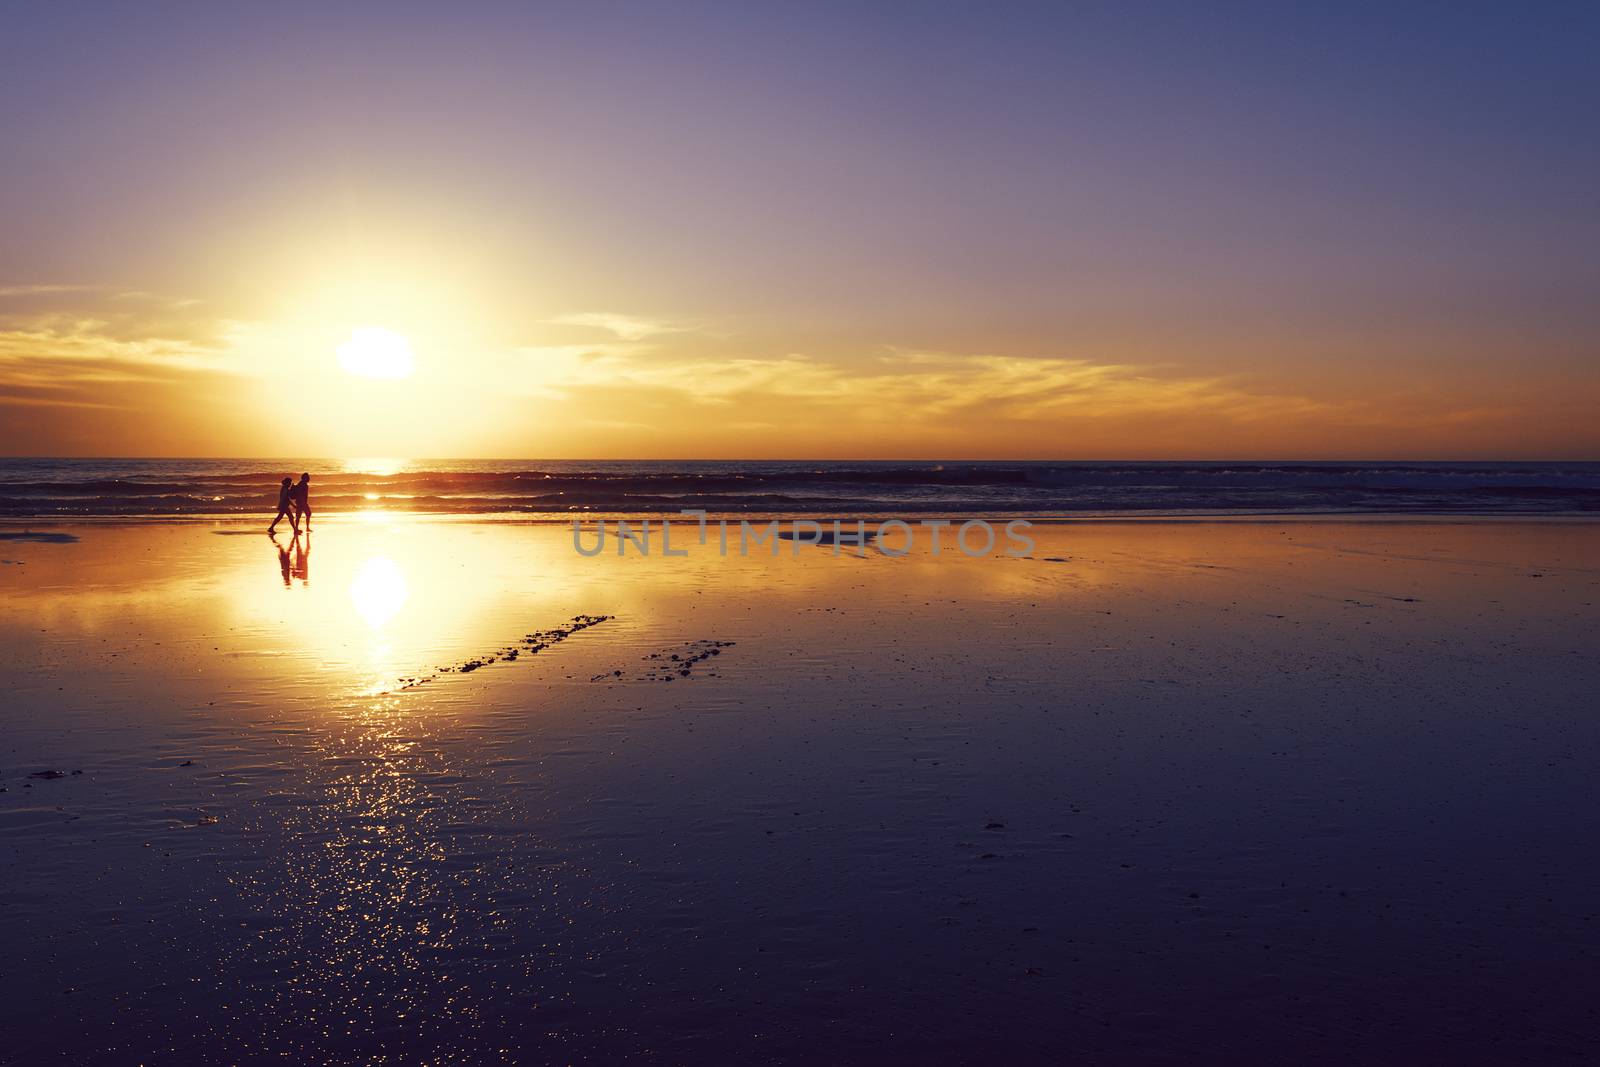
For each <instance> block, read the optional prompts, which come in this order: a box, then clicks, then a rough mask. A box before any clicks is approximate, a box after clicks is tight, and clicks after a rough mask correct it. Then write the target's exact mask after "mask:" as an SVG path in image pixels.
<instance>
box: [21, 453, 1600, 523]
mask: <svg viewBox="0 0 1600 1067" xmlns="http://www.w3.org/2000/svg"><path fill="white" fill-rule="evenodd" d="M301 471H309V472H310V473H311V475H312V482H311V486H312V503H313V507H314V508H315V510H316V511H317V512H319V513H320V512H353V511H371V510H381V511H408V512H419V513H435V514H454V515H469V514H476V515H499V516H513V515H519V516H528V517H531V518H537V517H555V516H564V515H570V514H574V513H580V514H581V513H598V514H659V513H663V512H675V511H677V510H679V509H683V508H703V509H705V510H706V511H708V512H711V513H712V514H826V515H863V516H873V515H887V514H896V515H948V514H993V515H1011V516H1022V517H1034V518H1050V517H1071V516H1094V515H1139V514H1144V515H1155V514H1167V515H1215V514H1224V515H1226V514H1239V515H1244V514H1508V513H1509V514H1571V513H1596V512H1600V463H1586V462H1585V463H1575V462H1574V463H1553V462H1524V463H1501V462H1452V463H1417V462H1394V463H1350V462H1315V463H1314V462H1280V463H1264V462H1238V463H1230V462H1056V461H1037V462H1017V461H994V462H973V461H947V462H931V461H906V462H889V461H881V460H863V461H853V462H834V461H828V462H816V461H802V460H795V461H766V460H762V461H683V460H533V459H528V460H325V459H323V460H306V459H293V460H288V459H284V460H264V459H0V518H24V519H45V518H78V517H84V518H95V517H108V518H109V517H146V516H168V517H194V518H207V517H238V516H245V515H253V514H266V515H270V514H271V513H272V511H273V510H274V507H275V503H276V496H277V488H278V483H279V481H280V479H282V478H283V477H284V476H285V475H294V476H296V477H298V475H299V474H300V472H301Z"/></svg>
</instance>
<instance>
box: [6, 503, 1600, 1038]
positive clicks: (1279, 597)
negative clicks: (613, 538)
mask: <svg viewBox="0 0 1600 1067" xmlns="http://www.w3.org/2000/svg"><path fill="white" fill-rule="evenodd" d="M57 529H59V530H60V531H63V532H70V533H74V534H76V535H77V537H78V538H79V540H77V541H76V542H72V541H66V542H63V541H60V540H56V541H50V540H44V541H40V540H26V541H23V540H6V541H0V557H4V558H5V559H6V560H8V561H10V562H7V563H6V564H4V565H0V589H3V590H4V599H3V601H0V682H3V685H4V688H5V691H6V692H7V693H8V698H7V699H6V701H5V702H4V710H3V711H0V788H4V789H5V792H4V793H0V930H3V951H4V956H5V959H6V961H7V964H6V966H5V967H4V968H3V969H0V1003H3V1004H4V1005H5V1006H6V1011H5V1015H6V1017H7V1019H8V1020H9V1021H7V1022H6V1023H5V1024H4V1029H5V1031H6V1033H5V1043H4V1046H3V1047H0V1062H11V1061H12V1060H16V1061H19V1062H20V1061H27V1062H34V1061H35V1060H37V1059H38V1058H40V1057H45V1058H49V1057H52V1056H60V1057H62V1058H64V1059H67V1060H72V1061H80V1062H81V1061H87V1060H92V1059H95V1058H101V1059H105V1058H109V1059H112V1060H117V1061H122V1060H130V1059H135V1058H137V1059H139V1060H143V1061H146V1062H152V1061H156V1062H159V1061H169V1062H171V1061H177V1060H180V1059H181V1060H184V1061H193V1060H196V1059H198V1060H201V1061H205V1062H233V1061H239V1060H248V1059H253V1058H258V1057H259V1058H267V1057H289V1058H291V1059H298V1060H312V1061H324V1062H370V1061H374V1060H382V1059H384V1058H390V1059H395V1060H407V1061H411V1060H416V1059H429V1060H433V1061H450V1060H462V1061H469V1060H470V1061H474V1062H482V1061H493V1060H502V1059H503V1060H506V1061H522V1062H529V1061H533V1062H538V1061H542V1060H550V1061H557V1062H614V1061H615V1060H617V1059H619V1058H622V1057H626V1056H635V1057H645V1056H651V1057H654V1058H655V1059H657V1060H659V1061H661V1062H671V1063H679V1062H691V1061H693V1062H699V1061H705V1060H735V1061H744V1062H766V1061H773V1062H800V1061H807V1062H818V1061H855V1062H864V1061H878V1062H881V1061H885V1060H905V1061H927V1060H932V1059H935V1058H937V1059H939V1060H942V1061H969V1062H976V1061H980V1060H983V1061H992V1060H994V1059H997V1058H1002V1059H1003V1058H1010V1059H1017V1060H1031V1061H1047V1060H1049V1061H1056V1060H1059V1059H1062V1058H1066V1057H1072V1056H1079V1057H1082V1058H1085V1059H1087V1060H1089V1061H1092V1062H1106V1061H1117V1060H1124V1061H1155V1062H1162V1061H1172V1062H1191V1061H1192V1060H1193V1059H1194V1058H1195V1056H1196V1055H1197V1053H1198V1052H1201V1051H1205V1052H1209V1053H1211V1054H1213V1055H1227V1056H1230V1057H1232V1058H1234V1059H1242V1060H1252V1059H1255V1060H1268V1059H1271V1060H1280V1061H1281V1060H1284V1059H1301V1060H1304V1059H1316V1060H1325V1061H1329V1062H1332V1061H1336V1060H1337V1061H1347V1060H1349V1059H1351V1058H1354V1059H1357V1060H1363V1059H1365V1060H1372V1059H1375V1058H1386V1059H1419V1058H1431V1057H1440V1056H1442V1057H1451V1058H1457V1059H1459V1058H1462V1057H1466V1058H1473V1057H1479V1056H1482V1055H1484V1054H1485V1052H1486V1050H1487V1052H1488V1054H1490V1055H1492V1056H1494V1057H1495V1058H1501V1059H1505V1060H1517V1059H1537V1060H1544V1061H1548V1060H1552V1059H1557V1060H1559V1059H1562V1058H1571V1059H1580V1058H1582V1057H1583V1056H1584V1055H1586V1053H1587V1050H1589V1049H1592V1047H1593V1042H1594V1040H1595V1039H1596V1037H1597V1036H1600V1020H1597V1012H1596V1009H1595V1008H1594V1007H1593V1005H1592V1003H1591V1001H1592V998H1591V996H1590V993H1591V991H1592V989H1593V988H1594V983H1595V980H1596V977H1597V974H1596V949H1597V947H1600V932H1597V929H1596V927H1597V925H1600V922H1597V920H1596V919H1595V909H1594V887H1595V885H1596V884H1597V879H1600V863H1597V862H1596V860H1595V859H1594V852H1593V848H1592V841H1593V839H1594V836H1595V832H1596V830H1597V829H1600V826H1597V822H1600V814H1597V813H1600V806H1597V803H1596V802H1597V800H1600V789H1597V787H1596V786H1595V784H1594V782H1593V777H1592V774H1591V769H1592V767H1593V766H1594V765H1595V761H1596V758H1597V756H1600V726H1597V725H1596V723H1595V722H1594V721H1593V717H1592V708H1593V706H1594V701H1593V693H1594V691H1595V688H1596V684H1597V683H1600V668H1597V666H1596V660H1595V657H1594V648H1593V634H1594V633H1595V632H1596V631H1597V626H1596V624H1597V622H1600V609H1597V607H1596V599H1597V595H1600V553H1597V552H1596V548H1597V545H1600V540H1597V535H1600V526H1596V525H1594V524H1588V523H1582V522H1549V523H1537V522H1522V523H1515V522H1469V523H1456V524H1410V523H1381V524H1377V523H1373V524H1363V523H1350V522H1343V523H1333V522H1304V521H1302V522H1288V523H1276V522H1264V523H1249V524H1232V523H1176V524H1118V523H1109V524H1093V525H1065V526H1054V527H1037V528H1036V529H1035V530H1034V534H1035V536H1036V537H1037V539H1038V544H1037V547H1036V548H1035V549H1034V551H1033V553H1032V556H1031V558H1028V559H1010V558H1006V557H1003V556H995V557H991V558H986V559H967V558H965V557H963V556H961V555H959V554H956V553H953V552H950V551H949V550H948V549H947V550H946V551H945V552H944V553H942V554H941V555H940V556H938V557H932V556H930V555H928V554H927V552H926V550H925V547H924V548H923V550H921V551H918V552H917V553H915V554H913V555H912V556H910V557H907V558H903V559H895V558H889V557H885V556H882V555H879V554H877V553H875V552H869V553H867V554H865V555H864V556H862V557H857V556H856V555H854V554H852V553H850V552H848V551H846V552H845V553H844V554H842V555H839V556H835V555H833V554H832V552H831V550H829V549H818V548H812V547H807V546H799V547H798V548H796V546H792V545H789V544H787V543H785V544H784V545H783V546H782V550H781V555H779V556H778V557H776V558H773V557H769V556H753V557H751V558H745V559H740V558H738V557H731V558H721V557H719V556H717V555H716V554H715V553H714V552H713V551H710V550H708V549H705V548H698V547H695V548H693V550H692V554H691V556H690V557H689V558H687V559H676V558H674V559H664V558H661V557H660V556H659V555H656V556H652V557H650V558H648V559H637V558H626V559H618V558H616V557H615V556H614V555H609V554H608V555H606V556H603V557H599V558H595V559H586V558H583V557H580V556H579V555H577V554H576V553H575V552H574V551H573V547H572V541H571V535H570V531H569V530H567V529H564V528H560V527H529V526H519V525H496V524H479V523H463V522H392V521H388V520H385V519H383V518H382V517H377V518H374V519H372V520H371V521H359V520H357V519H355V518H346V519H343V520H341V521H337V522H330V523H326V524H325V525H324V527H323V528H322V529H320V530H319V531H318V532H317V533H316V534H315V535H314V541H313V545H312V548H311V550H310V551H309V552H301V551H299V548H303V547H304V546H303V544H302V545H301V546H298V547H297V546H293V545H292V544H291V543H290V541H289V539H288V538H287V537H284V538H280V541H279V545H278V546H275V545H274V544H273V543H272V542H269V541H268V540H267V539H266V538H265V537H263V536H261V535H260V534H257V533H253V532H247V531H244V530H243V528H242V527H239V526H227V525H218V526H216V527H207V526H203V525H196V526H179V527H163V526H154V525H128V526H116V525H112V526H98V525H86V526H77V527H69V526H63V527H59V528H57ZM232 534H239V535H238V536H222V535H232ZM689 540H690V538H689V537H687V536H685V537H684V538H683V541H677V539H676V538H675V542H676V543H683V542H686V541H689ZM279 546H281V547H282V548H283V549H284V550H285V553H283V554H281V553H280V551H279ZM795 552H798V555H795V554H792V553H795ZM576 616H609V617H608V618H606V619H605V620H604V621H601V622H598V623H595V624H593V625H590V626H587V627H585V628H583V629H581V630H577V631H574V632H571V633H570V636H568V635H566V633H565V631H566V630H567V629H568V628H570V627H571V625H572V621H573V619H574V617H576ZM551 631H557V632H560V633H561V634H562V636H560V637H556V636H554V635H553V634H552V633H551ZM529 635H536V636H534V637H533V640H532V641H531V642H530V640H529ZM511 648H516V649H517V650H518V654H517V657H516V658H515V659H510V658H509V657H508V656H507V655H506V650H508V649H511ZM713 650H714V651H713ZM674 655H676V656H678V657H679V659H678V660H676V661H674V660H673V659H672V658H671V657H672V656H674ZM490 657H495V659H494V661H493V662H485V661H486V660H488V659H489V658H490ZM691 658H693V663H692V665H690V666H689V667H688V668H687V669H688V671H689V673H688V674H687V675H684V674H681V673H679V672H680V671H682V670H684V669H685V668H684V667H683V666H682V664H684V663H685V662H686V661H688V660H690V659H691ZM474 662H479V663H482V664H483V665H482V666H480V667H476V668H474V669H472V670H470V671H468V672H462V671H461V668H462V667H463V666H464V665H467V664H471V663H474ZM443 668H449V669H448V670H443ZM424 678H426V679H427V680H426V681H422V682H421V683H420V684H413V685H412V686H411V687H410V688H402V687H403V686H405V685H406V684H407V681H408V680H417V679H424ZM667 679H671V680H670V681H669V680H667ZM53 771H60V772H61V776H60V777H54V776H51V777H31V776H32V775H35V774H39V773H40V772H53ZM79 771H81V772H82V773H81V774H80V773H76V772H79Z"/></svg>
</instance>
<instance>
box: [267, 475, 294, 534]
mask: <svg viewBox="0 0 1600 1067" xmlns="http://www.w3.org/2000/svg"><path fill="white" fill-rule="evenodd" d="M294 503H295V498H294V483H293V482H291V481H290V480H289V479H287V478H285V479H284V480H283V484H282V485H281V486H279V487H278V514H277V515H276V516H274V518H273V520H272V525H270V526H268V527H267V533H269V534H273V533H277V531H278V523H280V522H282V521H283V517H284V516H285V515H289V509H290V508H291V507H292V506H293V505H294ZM289 525H290V526H292V527H294V532H295V533H299V532H300V519H299V517H298V516H295V515H289Z"/></svg>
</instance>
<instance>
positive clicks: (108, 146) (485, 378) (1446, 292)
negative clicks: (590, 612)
mask: <svg viewBox="0 0 1600 1067" xmlns="http://www.w3.org/2000/svg"><path fill="white" fill-rule="evenodd" d="M331 6H332V7H334V8H336V9H337V10H336V11H333V12H330V11H329V10H326V9H325V8H324V6H322V5H310V4H306V5H294V4H283V5H279V4H259V5H249V4H242V5H207V4H198V3H195V4H159V3H156V4H92V3H73V4H54V5H44V4H38V5H19V4H10V3H7V4H4V6H3V7H0V12H3V15H4V21H3V29H0V89H3V99H4V104H3V107H0V157H3V160H4V178H3V181H0V219H3V220H4V222H3V228H0V453H3V454H11V455H130V456H132V455H153V456H249V455H283V454H290V453H292V454H297V455H330V456H335V455H406V456H430V457H454V456H461V457H465V456H483V457H516V456H522V457H645V458H658V457H705V458H723V457H747V458H766V457H812V458H841V457H902V458H913V457H937V458H957V457H971V458H1020V457H1032V458H1063V459H1077V458H1084V459H1088V458H1169V457H1170V458H1196V457H1200V458H1204V457H1210V458H1310V457H1325V458H1438V459H1453V458H1507V459H1519V458H1555V459H1595V458H1600V419H1597V418H1595V414H1594V413H1595V410H1596V405H1597V404H1600V123H1597V122H1596V118H1595V116H1596V115H1597V114H1600V63H1596V62H1595V55H1596V51H1597V45H1600V5H1594V4H1559V3H1550V4H1532V5H1514V4H1510V3H1503V4H1495V5H1479V4H1471V3H1463V4H1453V3H1452V4H1446V3H1438V4H1434V3H1417V4H1410V5H1406V9H1405V10H1404V11H1400V10H1395V9H1394V7H1395V6H1394V5H1389V4H1371V5H1366V4H1340V5H1325V6H1324V7H1323V9H1322V10H1321V11H1316V10H1312V9H1310V8H1309V7H1308V6H1306V5H1298V4H1294V5H1290V4H1267V3H1262V4H1213V5H1193V4H1153V3H1134V4H1104V5H1098V4H1066V3H1062V4H1052V5H1032V4H949V5H946V4H932V3H928V4H921V3H918V4H911V3H905V4H838V5H829V4H799V3H796V4H784V5H778V4H748V3H730V4H693V3H690V4H641V5H621V4H592V5H591V4H569V5H537V4H517V5H511V4H507V5H493V4H468V5H442V4H429V5H407V4H400V3H383V4H379V3H373V4H340V5H331ZM357 331H366V332H365V333H358V332H357ZM353 335H354V336H355V338H356V340H355V342H354V344H355V349H354V350H352V349H351V348H350V347H349V346H351V345H352V337H353ZM363 338H365V340H362V339H363ZM341 348H344V349H345V352H344V356H343V358H341ZM352 352H353V354H352ZM397 360H404V361H407V362H408V364H409V368H410V373H408V374H404V375H403V376H398V375H401V374H402V372H403V370H404V368H403V367H402V365H401V363H400V362H396V361H397ZM352 368H354V371H355V372H354V373H353V372H352ZM390 371H393V372H394V374H395V375H397V376H384V375H385V374H387V373H389V372H390ZM374 373H375V374H377V375H378V376H371V375H372V374H374Z"/></svg>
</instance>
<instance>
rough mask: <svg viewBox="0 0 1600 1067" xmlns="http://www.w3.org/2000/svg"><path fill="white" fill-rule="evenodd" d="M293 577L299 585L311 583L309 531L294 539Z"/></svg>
mask: <svg viewBox="0 0 1600 1067" xmlns="http://www.w3.org/2000/svg"><path fill="white" fill-rule="evenodd" d="M293 543H294V576H295V577H296V578H298V579H300V582H301V584H303V585H309V584H310V583H311V530H310V529H307V530H306V532H305V534H304V535H303V536H301V537H296V538H295V539H294V542H293Z"/></svg>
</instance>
